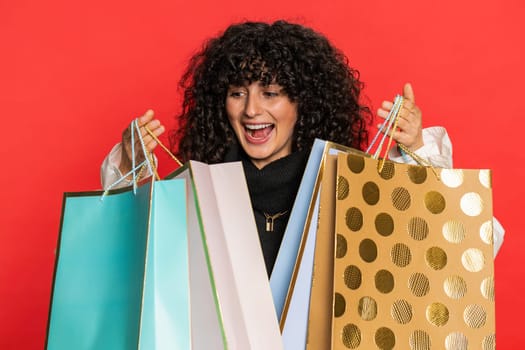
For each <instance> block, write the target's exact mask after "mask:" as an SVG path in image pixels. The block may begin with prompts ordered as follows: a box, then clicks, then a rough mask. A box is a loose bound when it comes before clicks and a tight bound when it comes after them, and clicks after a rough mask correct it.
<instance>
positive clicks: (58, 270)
mask: <svg viewBox="0 0 525 350" xmlns="http://www.w3.org/2000/svg"><path fill="white" fill-rule="evenodd" d="M101 194H102V192H88V193H66V194H65V195H64V203H63V211H62V223H61V229H60V237H59V246H58V254H57V260H56V267H55V275H54V282H53V291H52V296H51V306H50V314H49V322H48V333H47V341H46V346H47V348H48V349H53V350H55V349H57V350H60V349H68V350H69V349H97V350H98V349H111V350H118V349H167V348H169V349H190V346H191V345H190V344H191V340H190V339H191V337H190V312H189V282H188V280H189V276H188V275H189V273H188V240H187V224H186V190H185V180H180V179H173V180H163V181H156V182H155V181H153V182H151V183H147V184H145V185H143V186H142V187H139V188H138V189H137V192H136V194H134V193H133V191H132V190H131V189H128V190H124V191H115V192H113V193H110V194H108V195H107V196H105V197H104V199H103V200H102V201H101Z"/></svg>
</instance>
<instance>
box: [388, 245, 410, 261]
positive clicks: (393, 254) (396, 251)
mask: <svg viewBox="0 0 525 350" xmlns="http://www.w3.org/2000/svg"><path fill="white" fill-rule="evenodd" d="M390 258H391V259H392V262H393V263H394V264H395V265H396V266H399V267H405V266H407V265H408V264H410V261H411V260H412V253H410V248H409V247H408V246H407V245H406V244H403V243H396V244H394V246H393V247H392V250H391V251H390Z"/></svg>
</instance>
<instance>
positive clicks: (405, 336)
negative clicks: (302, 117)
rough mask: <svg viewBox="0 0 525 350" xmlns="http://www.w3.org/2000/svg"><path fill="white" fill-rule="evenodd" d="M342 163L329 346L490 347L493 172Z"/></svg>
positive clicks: (343, 157)
mask: <svg viewBox="0 0 525 350" xmlns="http://www.w3.org/2000/svg"><path fill="white" fill-rule="evenodd" d="M338 157H339V158H338V170H337V176H336V177H334V179H335V180H336V181H337V187H338V190H337V194H336V196H337V201H336V218H335V221H336V222H335V225H336V227H335V232H337V235H336V241H337V242H336V247H335V248H336V251H335V256H336V259H335V265H334V284H333V293H334V294H333V297H334V299H333V307H334V309H333V319H332V330H333V334H332V344H331V348H332V349H333V350H343V349H359V350H367V349H411V350H427V349H443V348H446V349H447V350H452V349H454V350H456V349H457V350H462V349H468V348H479V347H480V345H482V346H483V349H494V348H495V336H494V334H495V331H494V330H495V328H494V324H495V322H494V321H495V312H494V299H495V295H494V289H495V288H494V266H493V261H492V259H493V252H492V249H493V238H492V237H493V227H492V194H491V191H492V189H491V186H492V184H491V181H492V180H491V173H490V171H488V170H481V171H480V170H458V169H438V170H437V173H438V174H439V179H438V177H436V176H435V173H434V172H432V171H430V168H425V167H420V166H412V165H405V164H396V163H392V162H388V161H387V162H385V165H384V167H383V169H382V171H381V172H378V167H377V160H374V159H370V158H366V157H362V156H360V155H357V154H356V155H352V156H349V155H347V154H340V155H339V156H338ZM341 179H344V180H341ZM332 181H334V180H332ZM341 183H346V184H341ZM332 187H333V186H332ZM350 187H351V188H350ZM339 188H341V189H339ZM345 188H348V190H345ZM359 192H361V193H359ZM321 205H322V203H321ZM326 348H330V346H327V347H326Z"/></svg>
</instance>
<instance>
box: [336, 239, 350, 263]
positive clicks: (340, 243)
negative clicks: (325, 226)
mask: <svg viewBox="0 0 525 350" xmlns="http://www.w3.org/2000/svg"><path fill="white" fill-rule="evenodd" d="M347 249H348V244H347V243H346V238H345V236H343V235H341V234H337V241H336V248H335V257H336V258H337V259H341V258H342V257H344V256H345V255H346V251H347Z"/></svg>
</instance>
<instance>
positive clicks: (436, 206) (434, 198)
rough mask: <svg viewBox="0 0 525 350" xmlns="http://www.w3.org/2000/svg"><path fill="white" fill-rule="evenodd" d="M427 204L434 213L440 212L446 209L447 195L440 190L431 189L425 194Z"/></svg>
mask: <svg viewBox="0 0 525 350" xmlns="http://www.w3.org/2000/svg"><path fill="white" fill-rule="evenodd" d="M425 206H426V207H427V209H428V211H429V212H431V213H432V214H439V213H441V212H443V210H445V207H446V202H445V197H443V195H442V194H441V193H439V192H436V191H430V192H428V193H427V194H426V195H425Z"/></svg>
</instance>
